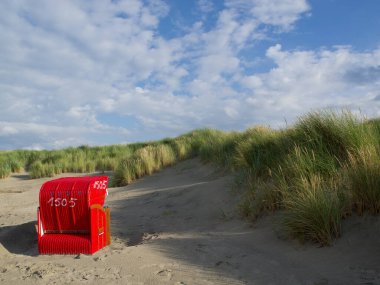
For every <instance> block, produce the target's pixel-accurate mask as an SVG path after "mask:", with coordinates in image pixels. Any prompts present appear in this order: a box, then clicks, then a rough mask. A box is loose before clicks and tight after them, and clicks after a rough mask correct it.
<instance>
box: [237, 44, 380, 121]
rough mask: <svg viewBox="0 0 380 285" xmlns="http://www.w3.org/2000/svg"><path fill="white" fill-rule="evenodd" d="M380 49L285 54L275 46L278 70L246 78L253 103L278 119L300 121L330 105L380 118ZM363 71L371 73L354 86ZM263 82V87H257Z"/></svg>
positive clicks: (272, 49) (270, 54)
mask: <svg viewBox="0 0 380 285" xmlns="http://www.w3.org/2000/svg"><path fill="white" fill-rule="evenodd" d="M379 50H380V49H377V50H374V51H371V52H355V51H353V50H352V49H351V48H349V47H336V48H335V49H332V50H326V49H322V50H320V51H302V50H295V51H283V50H282V48H281V46H280V45H275V46H272V47H270V48H269V49H268V50H267V56H268V57H269V58H271V59H272V60H273V61H274V63H275V64H276V67H275V68H273V69H272V70H271V71H269V72H267V73H262V74H254V75H252V76H247V77H244V78H243V79H242V82H243V83H244V84H245V86H246V87H248V88H250V90H251V91H250V92H251V96H250V97H249V98H248V99H247V103H249V104H250V105H251V106H253V107H255V108H259V107H261V110H262V113H263V114H265V113H267V114H269V113H270V112H271V111H272V115H271V116H269V115H267V116H268V117H271V118H272V120H273V119H275V118H276V117H277V119H278V120H279V119H280V118H281V117H286V118H289V119H290V118H292V119H294V118H295V117H296V116H299V115H301V114H303V113H305V112H307V111H310V110H312V109H318V108H324V107H332V108H351V109H360V108H361V109H362V110H363V111H364V110H365V113H366V114H367V115H369V116H376V115H378V111H377V110H378V108H379V107H380V104H379V102H375V101H376V100H374V99H375V94H378V92H377V90H378V88H379V86H380V77H379V76H372V75H370V74H369V73H371V72H374V73H375V74H378V73H379V72H378V69H379V66H380V54H379ZM357 70H359V73H360V74H361V75H362V74H363V70H366V71H367V72H368V73H365V72H364V74H366V75H365V76H364V78H361V79H362V82H361V84H358V82H355V83H354V84H353V82H352V78H351V77H352V76H353V75H354V74H355V71H357ZM347 74H348V76H347ZM252 79H253V80H252ZM369 79H370V80H369ZM252 81H253V82H252ZM258 82H260V84H256V83H258ZM273 111H275V112H276V113H277V114H276V115H274V114H273ZM268 121H270V119H269V120H268Z"/></svg>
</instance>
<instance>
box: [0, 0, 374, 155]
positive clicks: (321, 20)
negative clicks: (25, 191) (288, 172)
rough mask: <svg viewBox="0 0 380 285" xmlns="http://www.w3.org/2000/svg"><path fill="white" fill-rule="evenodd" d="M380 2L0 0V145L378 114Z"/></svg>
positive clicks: (107, 140)
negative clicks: (341, 113) (331, 112)
mask: <svg viewBox="0 0 380 285" xmlns="http://www.w3.org/2000/svg"><path fill="white" fill-rule="evenodd" d="M379 15H380V1H379V0H360V1H359V0H224V1H222V0H214V1H212V0H151V1H148V0H146V1H143V0H113V1H110V0H92V1H88V0H54V1H52V0H33V1H30V0H2V1H0V149H1V150H11V149H59V148H64V147H69V146H78V145H90V146H95V145H109V144H121V143H131V142H136V141H147V140H156V139H162V138H165V137H175V136H178V135H180V134H183V133H186V132H189V131H191V130H193V129H196V128H217V129H220V130H237V131H241V130H244V129H246V128H249V127H254V126H256V125H265V126H270V127H273V128H282V127H285V126H287V125H289V124H292V123H294V122H295V121H296V120H297V118H299V117H300V116H302V115H304V114H306V113H308V112H310V111H314V110H321V109H325V108H328V109H337V110H340V109H349V110H352V111H353V112H355V113H359V114H360V116H366V117H369V118H371V117H379V116H380V88H379V87H380V17H379Z"/></svg>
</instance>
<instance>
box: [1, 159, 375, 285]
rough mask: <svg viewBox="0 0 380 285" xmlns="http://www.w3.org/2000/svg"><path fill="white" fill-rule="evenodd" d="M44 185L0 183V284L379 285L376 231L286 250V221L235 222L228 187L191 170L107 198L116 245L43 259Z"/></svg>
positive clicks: (191, 164) (203, 169)
mask: <svg viewBox="0 0 380 285" xmlns="http://www.w3.org/2000/svg"><path fill="white" fill-rule="evenodd" d="M46 180H47V179H38V180H29V179H28V176H27V175H15V176H12V177H10V178H7V179H3V180H0V243H1V244H0V283H1V284H66V283H74V284H79V283H87V284H105V282H106V284H292V285H294V284H314V285H316V284H320V285H321V284H380V221H379V219H378V218H376V217H362V218H356V217H352V218H350V219H348V220H347V221H345V222H344V235H343V237H342V238H341V239H339V240H338V241H337V242H336V243H335V244H334V245H333V246H332V247H326V248H317V247H316V246H315V245H310V244H307V245H301V244H299V243H298V242H296V241H293V240H287V239H285V238H284V235H283V234H282V232H281V229H280V227H279V226H278V220H279V218H280V214H276V215H273V216H270V217H265V218H262V219H260V220H259V221H258V222H257V223H256V224H254V225H253V226H252V225H250V224H248V223H246V222H244V221H242V220H240V219H239V217H238V215H237V214H236V202H237V201H236V198H235V197H236V195H232V194H231V190H230V189H231V183H232V177H231V176H229V175H226V174H225V173H221V172H218V171H215V170H214V169H213V168H212V167H210V166H205V165H202V164H201V163H200V162H199V161H198V160H188V161H185V162H182V163H179V164H178V165H176V166H174V167H172V168H168V169H165V170H163V171H162V172H160V173H156V174H154V175H152V176H150V177H145V178H143V179H141V180H139V181H137V182H135V183H133V184H131V185H129V186H127V187H120V188H110V189H109V193H110V195H109V196H108V197H107V204H108V205H109V206H110V208H111V228H112V234H113V237H112V244H111V246H109V247H107V248H104V249H102V250H101V251H99V252H97V253H96V254H94V255H93V256H86V255H79V256H75V255H66V256H60V255H53V256H39V255H38V254H37V245H36V233H35V228H34V227H35V223H36V208H37V204H38V191H39V187H40V186H41V185H42V183H43V182H44V181H46Z"/></svg>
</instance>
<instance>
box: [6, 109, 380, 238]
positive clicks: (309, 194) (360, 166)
mask: <svg viewBox="0 0 380 285" xmlns="http://www.w3.org/2000/svg"><path fill="white" fill-rule="evenodd" d="M195 156H199V157H200V158H201V160H202V161H204V162H212V163H215V164H216V165H218V166H220V167H223V168H225V169H228V170H230V171H232V172H234V173H235V175H236V177H237V181H239V186H240V188H241V189H244V191H243V192H244V193H243V195H242V200H241V203H240V205H239V209H240V211H241V214H242V215H243V216H244V217H246V218H248V219H251V220H255V219H257V218H258V217H260V216H261V215H263V214H265V213H268V212H273V211H276V210H279V209H281V210H283V211H284V219H283V225H284V227H285V229H286V230H287V232H288V233H289V235H291V236H293V237H296V238H298V239H300V240H311V241H315V242H317V243H320V244H321V245H328V244H331V242H332V241H333V240H334V239H336V238H337V237H339V236H340V235H341V221H342V219H343V218H345V217H347V216H348V215H350V214H351V213H352V212H356V213H358V214H363V213H364V212H369V213H371V214H378V213H379V212H380V163H379V161H380V121H379V120H365V119H362V118H359V117H357V116H354V115H353V114H351V113H350V112H345V111H343V112H341V113H334V112H327V111H326V112H314V113H310V114H308V115H306V116H304V117H302V118H300V119H299V120H298V122H297V123H296V124H295V125H293V126H291V127H289V128H286V129H281V130H273V129H270V128H268V127H261V126H260V127H255V128H250V129H247V130H246V131H244V132H222V131H218V130H213V129H199V130H194V131H192V132H189V133H187V134H184V135H182V136H179V137H177V138H174V139H171V138H167V139H164V140H161V141H156V142H147V143H136V144H128V145H113V146H104V147H89V146H81V147H78V148H67V149H62V150H53V151H25V150H17V151H9V152H0V177H1V178H4V177H7V176H8V175H10V174H11V173H13V172H19V171H21V170H22V169H23V168H24V169H26V170H27V171H29V173H30V176H31V177H32V178H38V177H46V176H54V175H56V174H60V173H64V172H92V171H113V172H114V176H113V179H112V185H113V186H123V185H127V184H129V183H131V182H132V181H133V180H135V179H137V178H139V177H142V176H144V175H150V174H152V173H154V172H156V171H159V170H160V169H162V168H163V167H167V166H170V165H173V164H175V163H176V162H178V161H180V160H184V159H187V158H191V157H195Z"/></svg>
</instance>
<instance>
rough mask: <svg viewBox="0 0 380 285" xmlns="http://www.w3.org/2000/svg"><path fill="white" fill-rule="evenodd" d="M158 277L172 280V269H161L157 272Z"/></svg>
mask: <svg viewBox="0 0 380 285" xmlns="http://www.w3.org/2000/svg"><path fill="white" fill-rule="evenodd" d="M155 274H156V275H158V276H161V277H164V278H166V279H167V280H168V281H169V280H171V279H172V277H173V274H172V271H171V269H161V270H159V271H157V272H155Z"/></svg>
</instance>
